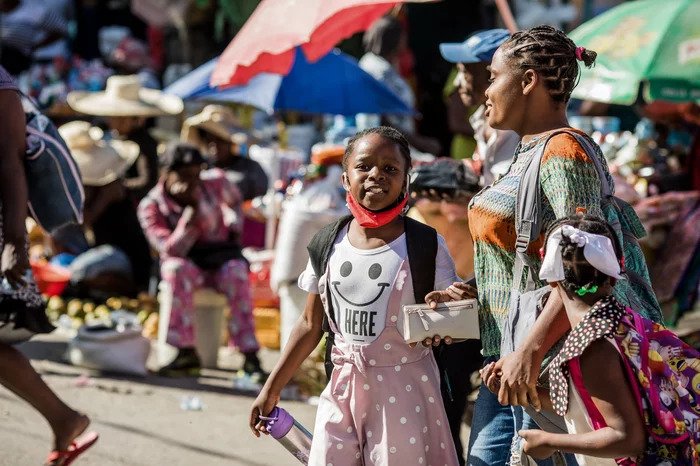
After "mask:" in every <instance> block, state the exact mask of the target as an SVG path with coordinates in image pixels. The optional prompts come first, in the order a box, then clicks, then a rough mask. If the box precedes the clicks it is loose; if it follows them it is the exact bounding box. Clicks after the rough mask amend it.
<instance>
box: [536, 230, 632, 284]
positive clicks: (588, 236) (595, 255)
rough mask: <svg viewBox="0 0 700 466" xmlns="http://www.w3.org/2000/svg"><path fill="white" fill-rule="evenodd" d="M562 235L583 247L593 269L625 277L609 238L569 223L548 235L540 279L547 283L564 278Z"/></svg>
mask: <svg viewBox="0 0 700 466" xmlns="http://www.w3.org/2000/svg"><path fill="white" fill-rule="evenodd" d="M563 237H567V238H568V239H569V240H570V241H571V242H572V243H574V244H575V245H576V246H578V247H580V248H583V256H584V257H585V258H586V261H588V263H589V264H591V265H592V266H593V267H594V268H595V269H597V270H599V271H601V272H603V273H604V274H605V275H608V276H610V277H612V278H616V279H618V280H621V279H624V278H625V277H624V276H623V275H622V269H621V267H620V263H619V262H618V260H617V255H616V254H615V248H614V247H613V244H612V241H610V238H608V237H607V236H603V235H596V234H595V233H588V232H586V231H581V230H579V229H578V228H574V227H572V226H571V225H563V226H562V227H561V228H557V229H556V230H554V231H553V232H552V234H550V235H549V239H548V240H547V245H546V248H545V251H546V252H545V256H544V259H543V260H542V268H541V269H540V279H541V280H546V281H547V282H548V283H552V282H560V281H562V280H564V262H563V260H562V257H561V250H562V248H561V240H562V238H563Z"/></svg>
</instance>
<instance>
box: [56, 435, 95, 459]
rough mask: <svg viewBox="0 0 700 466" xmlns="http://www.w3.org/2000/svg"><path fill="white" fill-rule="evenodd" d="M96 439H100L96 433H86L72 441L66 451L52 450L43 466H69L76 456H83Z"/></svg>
mask: <svg viewBox="0 0 700 466" xmlns="http://www.w3.org/2000/svg"><path fill="white" fill-rule="evenodd" d="M98 438H100V436H99V435H98V434H97V433H96V432H88V433H87V434H83V435H80V436H78V437H77V438H76V439H75V440H73V442H72V443H71V445H70V447H68V450H64V451H60V450H54V451H52V452H51V453H49V456H48V457H47V458H46V463H45V464H46V465H47V466H51V465H60V466H68V465H69V464H71V463H73V461H75V460H76V459H77V458H78V456H80V455H81V454H83V453H84V452H85V450H87V449H88V448H90V447H91V446H93V445H94V444H95V442H97V439H98Z"/></svg>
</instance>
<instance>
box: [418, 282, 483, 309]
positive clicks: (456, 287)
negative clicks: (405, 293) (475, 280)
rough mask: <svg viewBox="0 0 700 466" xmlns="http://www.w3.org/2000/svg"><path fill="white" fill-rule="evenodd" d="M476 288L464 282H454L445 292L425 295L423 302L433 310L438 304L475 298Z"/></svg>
mask: <svg viewBox="0 0 700 466" xmlns="http://www.w3.org/2000/svg"><path fill="white" fill-rule="evenodd" d="M476 296H477V293H476V288H475V287H473V286H472V285H470V284H468V283H466V282H454V283H453V284H452V285H450V286H449V287H447V289H446V290H441V291H431V292H430V293H428V294H427V295H425V302H426V304H429V305H430V307H431V308H433V309H435V308H436V307H437V305H438V303H446V302H449V301H459V300H462V299H473V298H476Z"/></svg>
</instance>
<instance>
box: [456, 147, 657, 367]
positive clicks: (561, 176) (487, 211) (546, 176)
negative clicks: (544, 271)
mask: <svg viewBox="0 0 700 466" xmlns="http://www.w3.org/2000/svg"><path fill="white" fill-rule="evenodd" d="M546 136H547V134H544V135H542V136H539V137H537V138H535V139H533V140H531V141H529V142H528V143H527V144H522V145H521V146H520V147H519V148H518V149H517V150H516V154H515V157H514V159H513V162H512V164H511V166H510V169H509V171H508V173H507V174H506V175H505V176H504V177H502V178H501V179H499V180H498V181H496V182H495V183H494V184H492V185H491V186H489V187H487V188H485V189H483V190H482V191H481V192H480V193H479V194H477V195H476V196H475V197H474V199H472V201H471V203H470V205H469V228H470V231H471V234H472V237H473V239H474V248H475V256H474V267H475V270H474V272H475V275H476V280H477V285H478V289H479V304H480V308H479V322H480V327H481V339H482V344H483V353H484V356H487V357H488V356H498V354H499V351H500V343H501V330H502V329H503V325H504V323H505V320H506V317H507V315H508V308H509V305H510V289H511V287H512V283H513V277H512V273H513V265H514V262H515V239H516V232H515V200H516V195H517V191H518V186H519V184H520V177H521V175H522V173H523V170H524V169H525V168H526V167H527V165H528V163H529V162H530V160H531V159H532V157H533V156H534V155H535V154H536V153H537V151H539V150H540V148H541V145H542V144H544V142H545V140H546V139H547V138H546ZM596 147H597V146H596ZM598 156H599V157H600V158H602V155H601V154H600V152H598ZM608 176H609V175H608ZM610 181H611V183H612V180H610ZM540 184H541V186H542V192H543V203H544V206H543V207H544V208H543V209H542V214H543V232H542V235H541V236H540V238H539V239H538V240H537V241H534V242H533V243H532V244H531V245H530V247H529V249H528V253H529V255H530V256H531V258H532V260H533V263H535V264H537V266H538V268H539V264H540V258H539V249H540V247H541V246H542V243H543V240H544V238H543V236H544V233H546V231H547V229H548V228H549V226H550V225H551V224H552V223H553V222H554V221H555V220H556V219H559V218H562V217H568V216H570V215H573V214H575V213H576V208H577V207H584V208H585V209H586V211H587V213H588V214H590V215H595V216H598V217H603V218H604V216H603V213H602V211H601V198H600V189H601V186H600V181H599V179H598V175H597V173H596V168H595V165H594V164H593V162H592V161H591V160H590V159H589V158H588V156H587V155H586V153H585V151H584V150H583V148H582V147H581V146H580V145H579V144H578V143H577V142H576V140H575V139H574V138H573V136H571V135H568V134H558V135H556V136H554V137H553V138H552V139H551V140H550V141H549V143H548V144H547V147H546V149H545V153H544V155H543V157H542V165H541V169H540ZM625 253H626V254H625V256H626V264H627V267H628V268H629V269H631V270H635V269H637V270H638V271H639V272H641V273H642V274H646V265H645V262H644V258H643V256H642V253H641V250H639V249H637V250H636V251H629V254H630V255H631V256H632V258H633V260H630V259H628V258H627V254H628V251H625ZM637 256H639V257H637ZM524 284H525V283H524V282H523V283H522V284H521V290H523V291H524ZM618 286H623V287H624V286H628V285H627V284H626V283H624V282H623V281H620V282H618V285H617V286H616V291H618ZM615 294H616V295H617V294H618V293H615ZM655 317H656V319H654V320H658V316H655Z"/></svg>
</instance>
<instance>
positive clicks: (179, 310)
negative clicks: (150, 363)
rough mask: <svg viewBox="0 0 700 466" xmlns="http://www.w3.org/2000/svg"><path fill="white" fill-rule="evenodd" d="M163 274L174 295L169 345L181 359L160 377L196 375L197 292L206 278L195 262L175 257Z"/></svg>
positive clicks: (166, 367) (161, 269)
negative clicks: (195, 322)
mask: <svg viewBox="0 0 700 466" xmlns="http://www.w3.org/2000/svg"><path fill="white" fill-rule="evenodd" d="M160 273H161V277H162V280H163V281H164V282H166V283H167V284H168V285H169V287H170V289H171V290H172V294H173V299H172V306H171V310H170V322H169V325H168V343H169V344H171V345H173V346H175V347H176V348H178V356H177V357H176V358H175V360H174V361H173V362H172V363H170V364H168V365H167V366H165V367H163V368H162V369H161V370H160V371H159V372H160V373H161V375H185V374H189V373H190V372H192V373H194V372H196V371H197V370H198V369H199V368H200V363H199V358H198V357H197V353H196V352H195V349H194V345H195V334H194V317H195V316H194V312H195V309H194V292H195V290H196V289H197V288H200V287H201V286H202V283H203V282H204V277H203V275H202V272H201V270H199V268H198V267H197V266H196V265H194V264H193V263H192V262H190V261H188V260H187V259H182V258H176V257H173V258H168V259H165V260H163V262H162V263H161V267H160Z"/></svg>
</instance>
